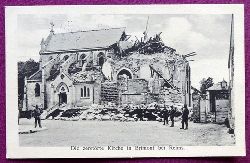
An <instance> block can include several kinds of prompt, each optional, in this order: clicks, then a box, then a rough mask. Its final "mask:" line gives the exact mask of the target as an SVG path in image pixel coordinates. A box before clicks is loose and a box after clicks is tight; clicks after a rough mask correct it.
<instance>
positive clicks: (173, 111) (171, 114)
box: [170, 105, 175, 127]
mask: <svg viewBox="0 0 250 163" xmlns="http://www.w3.org/2000/svg"><path fill="white" fill-rule="evenodd" d="M174 116H175V109H174V106H173V105H172V106H171V110H170V120H171V126H170V127H174Z"/></svg>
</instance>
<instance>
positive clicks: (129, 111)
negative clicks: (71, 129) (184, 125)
mask: <svg viewBox="0 0 250 163" xmlns="http://www.w3.org/2000/svg"><path fill="white" fill-rule="evenodd" d="M175 107H176V108H177V112H176V114H175V117H178V118H177V120H179V117H180V116H181V110H180V108H178V107H177V106H175ZM163 109H164V106H163V105H158V104H157V103H155V102H154V103H151V104H149V105H144V104H141V105H132V104H130V105H123V106H117V105H115V104H114V103H109V104H108V105H96V104H93V105H91V106H90V107H88V108H81V109H68V110H66V111H64V112H61V111H58V110H57V111H56V110H55V111H54V112H55V113H56V112H57V114H54V115H55V116H56V115H57V117H54V116H52V115H51V116H50V117H49V118H48V119H54V120H69V121H78V120H97V121H122V122H129V121H133V122H134V121H162V110H163ZM167 109H170V107H169V106H168V107H167Z"/></svg>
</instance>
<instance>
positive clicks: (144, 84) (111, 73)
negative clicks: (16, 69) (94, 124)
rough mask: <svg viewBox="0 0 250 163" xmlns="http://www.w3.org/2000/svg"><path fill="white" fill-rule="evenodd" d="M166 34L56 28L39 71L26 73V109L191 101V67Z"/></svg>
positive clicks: (45, 46)
mask: <svg viewBox="0 0 250 163" xmlns="http://www.w3.org/2000/svg"><path fill="white" fill-rule="evenodd" d="M160 34H161V33H159V34H156V35H155V36H153V37H147V35H146V34H144V37H142V38H140V39H137V40H136V41H131V39H130V37H131V36H130V35H127V34H126V32H125V28H109V29H100V30H89V31H78V32H68V33H56V32H55V31H54V30H53V28H52V29H51V31H50V33H49V35H48V37H47V38H46V39H42V41H41V49H40V61H39V65H40V68H39V70H38V71H37V72H36V73H34V74H33V75H31V76H29V77H27V78H25V87H24V89H25V90H24V100H23V110H33V109H34V106H35V105H38V106H40V107H42V108H44V109H46V110H47V111H49V110H54V109H56V108H60V106H62V105H64V106H65V105H67V106H68V107H69V108H78V107H85V106H90V105H92V104H99V105H105V104H108V103H109V104H110V103H113V104H116V105H124V104H134V105H138V104H150V103H153V102H157V103H159V104H167V103H172V104H173V103H182V104H184V103H186V104H187V105H188V106H191V93H190V88H191V82H190V66H189V63H188V61H187V60H186V58H185V56H183V55H179V54H177V53H176V50H175V49H173V48H171V47H168V46H166V45H165V44H164V43H163V41H162V39H161V37H160Z"/></svg>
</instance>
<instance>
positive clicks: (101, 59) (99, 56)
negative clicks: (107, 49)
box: [97, 52, 104, 67]
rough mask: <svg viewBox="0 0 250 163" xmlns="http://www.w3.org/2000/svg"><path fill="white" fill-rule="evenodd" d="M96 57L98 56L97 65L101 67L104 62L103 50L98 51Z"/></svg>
mask: <svg viewBox="0 0 250 163" xmlns="http://www.w3.org/2000/svg"><path fill="white" fill-rule="evenodd" d="M97 58H98V65H99V66H101V67H102V65H103V63H104V53H103V52H100V53H99V54H98V55H97Z"/></svg>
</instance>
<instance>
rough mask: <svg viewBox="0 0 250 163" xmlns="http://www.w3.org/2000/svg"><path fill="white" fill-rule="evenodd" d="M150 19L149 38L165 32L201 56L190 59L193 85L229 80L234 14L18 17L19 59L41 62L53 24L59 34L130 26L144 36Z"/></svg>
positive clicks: (182, 49)
mask: <svg viewBox="0 0 250 163" xmlns="http://www.w3.org/2000/svg"><path fill="white" fill-rule="evenodd" d="M148 18H149V20H148V27H147V30H148V35H149V36H153V35H155V34H158V33H159V32H162V34H161V37H162V40H163V41H164V43H165V45H167V46H169V47H172V48H174V49H176V51H177V53H178V54H182V55H185V54H188V53H190V52H196V53H197V55H196V56H193V57H190V58H188V59H190V60H194V61H190V66H191V82H192V86H194V87H196V88H199V87H200V84H199V82H200V81H201V80H202V78H207V77H212V78H214V82H215V83H217V82H219V81H222V80H223V79H225V80H226V81H228V69H227V62H228V55H229V54H228V53H229V43H230V23H231V15H202V14H200V15H199V14H196V15H181V14H179V15H169V14H167V15H156V14H154V15H145V14H143V15H132V14H127V15H98V14H96V15H80V14H79V15H76V14H74V15H70V14H67V15H66V14H61V15H60V14H58V15H46V14H44V13H43V14H36V15H31V14H25V15H24V14H23V15H18V19H17V25H18V29H17V34H16V36H17V43H18V51H19V54H20V55H19V57H20V58H19V60H22V61H25V60H28V59H29V58H32V59H34V60H36V61H38V60H39V50H40V43H41V40H42V38H44V39H46V37H47V36H48V35H49V31H50V29H51V25H50V23H51V22H53V24H54V25H55V26H54V31H55V33H62V32H73V31H82V30H92V29H102V28H110V27H112V28H114V27H126V33H127V34H129V35H132V36H137V37H141V36H142V35H143V32H144V31H145V29H146V24H147V19H148ZM131 40H132V41H134V40H135V37H131Z"/></svg>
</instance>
